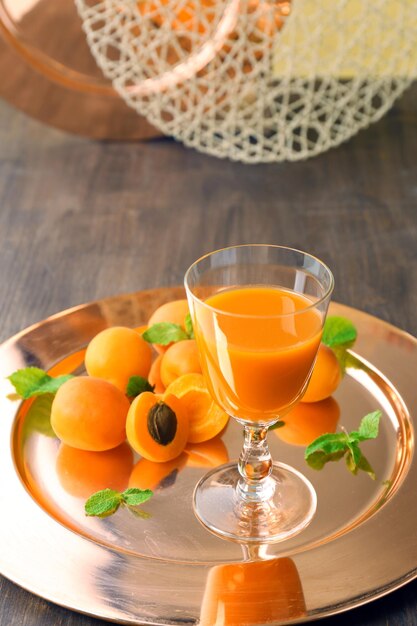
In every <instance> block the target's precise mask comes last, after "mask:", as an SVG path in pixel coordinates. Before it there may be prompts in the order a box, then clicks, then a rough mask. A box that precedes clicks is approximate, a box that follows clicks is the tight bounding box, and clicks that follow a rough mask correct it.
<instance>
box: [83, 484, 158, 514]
mask: <svg viewBox="0 0 417 626" xmlns="http://www.w3.org/2000/svg"><path fill="white" fill-rule="evenodd" d="M152 496H153V492H152V491H151V490H150V489H144V490H142V489H137V488H136V487H132V488H130V489H126V491H123V492H122V493H120V492H119V491H115V490H114V489H102V490H101V491H97V492H96V493H93V495H92V496H90V497H89V498H88V500H87V501H86V503H85V505H84V510H85V514H86V515H89V516H95V517H107V516H109V515H113V513H116V511H117V510H118V508H119V507H120V506H121V505H122V506H124V505H125V506H127V508H128V509H129V510H130V511H131V512H132V513H138V512H137V510H136V509H133V508H131V507H136V506H138V505H139V504H142V503H143V502H146V501H147V500H149V498H151V497H152ZM138 517H142V518H143V519H147V518H148V517H150V515H149V514H148V513H145V512H143V513H138Z"/></svg>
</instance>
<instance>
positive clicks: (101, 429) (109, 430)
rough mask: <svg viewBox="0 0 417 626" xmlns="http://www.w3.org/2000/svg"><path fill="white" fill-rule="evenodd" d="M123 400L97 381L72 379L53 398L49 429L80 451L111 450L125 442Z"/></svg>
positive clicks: (117, 391)
mask: <svg viewBox="0 0 417 626" xmlns="http://www.w3.org/2000/svg"><path fill="white" fill-rule="evenodd" d="M129 406H130V404H129V401H128V399H127V398H126V396H125V395H124V394H123V393H122V392H121V391H120V389H118V388H117V387H115V386H114V385H112V384H111V383H109V382H107V381H106V380H102V379H100V378H93V377H90V376H75V377H74V378H70V379H69V380H67V381H66V382H65V383H64V384H63V385H62V387H60V388H59V389H58V391H57V393H56V395H55V398H54V401H53V402H52V407H51V426H52V428H53V430H54V432H55V434H56V436H57V437H58V438H59V439H60V440H61V441H62V442H63V443H66V444H67V445H69V446H72V447H73V448H79V449H80V450H91V451H100V450H110V449H111V448H115V447H116V446H118V445H120V444H121V443H122V442H123V441H124V440H125V439H126V431H125V424H126V416H127V412H128V410H129Z"/></svg>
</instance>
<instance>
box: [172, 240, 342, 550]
mask: <svg viewBox="0 0 417 626" xmlns="http://www.w3.org/2000/svg"><path fill="white" fill-rule="evenodd" d="M184 282H185V288H186V291H187V297H188V301H189V306H190V311H191V317H192V320H193V324H194V332H195V336H196V340H197V344H198V349H199V354H200V360H201V367H202V370H203V374H204V376H205V379H206V383H207V385H208V388H209V391H210V393H211V394H212V396H213V398H214V400H215V401H216V402H217V403H218V404H219V405H220V406H221V407H222V408H223V409H224V410H225V411H226V412H227V413H228V414H229V415H230V416H232V417H233V418H235V419H236V420H237V421H238V422H239V423H240V424H242V426H243V429H244V443H243V448H242V452H241V455H240V458H239V461H238V463H228V464H226V465H222V466H220V467H217V468H215V469H213V470H212V471H211V472H209V473H208V474H206V475H205V476H204V477H203V478H202V479H201V480H200V482H199V483H198V484H197V486H196V488H195V492H194V511H195V513H196V515H197V517H198V518H199V519H200V521H201V522H202V523H203V524H204V525H205V526H206V527H207V528H208V529H210V530H211V531H212V532H214V533H216V534H218V535H220V536H223V537H227V538H229V539H233V540H236V541H244V542H264V543H265V542H275V541H281V540H283V539H287V538H289V537H291V536H293V535H295V534H297V533H298V532H300V531H301V530H302V529H303V528H305V527H306V526H307V524H308V523H309V522H310V521H311V519H312V517H313V515H314V512H315V510H316V503H317V499H316V494H315V491H314V488H313V487H312V485H311V483H310V482H309V481H308V480H307V479H306V478H305V477H304V476H303V475H302V474H301V473H300V472H298V471H297V470H295V469H294V468H292V467H289V466H288V465H286V464H284V463H277V462H272V458H271V454H270V452H269V449H268V443H267V434H268V428H269V427H270V426H272V425H273V424H274V423H276V422H277V421H278V420H279V419H281V418H282V417H284V416H285V414H286V413H287V412H288V411H290V410H291V409H292V408H293V406H294V405H295V404H296V403H297V402H298V401H299V400H300V399H301V397H302V395H303V392H304V391H305V389H306V387H307V384H308V381H309V377H310V375H311V371H312V367H313V364H314V360H315V356H316V353H317V350H318V347H319V344H320V339H321V334H322V329H323V324H324V320H325V317H326V313H327V308H328V305H329V301H330V296H331V292H332V290H333V276H332V274H331V272H330V270H329V269H328V268H327V266H326V265H325V264H324V263H322V262H321V261H320V260H318V259H317V258H315V257H313V256H311V255H309V254H307V253H305V252H301V251H298V250H294V249H291V248H286V247H282V246H272V245H242V246H234V247H230V248H224V249H223V250H218V251H215V252H212V253H210V254H207V255H205V256H203V257H202V258H201V259H198V260H197V261H196V262H195V263H194V264H193V265H191V267H190V268H189V269H188V271H187V272H186V275H185V281H184Z"/></svg>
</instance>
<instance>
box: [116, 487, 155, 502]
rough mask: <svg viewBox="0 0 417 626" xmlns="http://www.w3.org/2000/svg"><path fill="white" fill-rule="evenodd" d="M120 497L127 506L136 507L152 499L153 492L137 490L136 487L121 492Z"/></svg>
mask: <svg viewBox="0 0 417 626" xmlns="http://www.w3.org/2000/svg"><path fill="white" fill-rule="evenodd" d="M121 495H122V498H123V501H124V502H125V503H126V504H127V505H128V506H138V505H139V504H142V503H143V502H146V501H147V500H149V498H152V496H153V491H151V490H150V489H138V488H137V487H131V488H130V489H126V491H123V493H122V494H121Z"/></svg>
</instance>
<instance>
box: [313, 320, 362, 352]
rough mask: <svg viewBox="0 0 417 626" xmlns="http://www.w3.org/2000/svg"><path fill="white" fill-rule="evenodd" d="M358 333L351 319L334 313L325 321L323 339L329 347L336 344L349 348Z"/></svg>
mask: <svg viewBox="0 0 417 626" xmlns="http://www.w3.org/2000/svg"><path fill="white" fill-rule="evenodd" d="M357 335H358V333H357V330H356V328H355V326H354V325H353V324H352V322H351V321H350V320H348V319H346V318H345V317H339V316H336V315H332V316H330V317H328V318H327V319H326V321H325V323H324V328H323V335H322V338H321V340H322V342H323V343H324V344H326V346H329V348H334V347H336V346H344V347H345V348H347V347H349V346H352V345H353V343H354V342H355V340H356V337H357Z"/></svg>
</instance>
